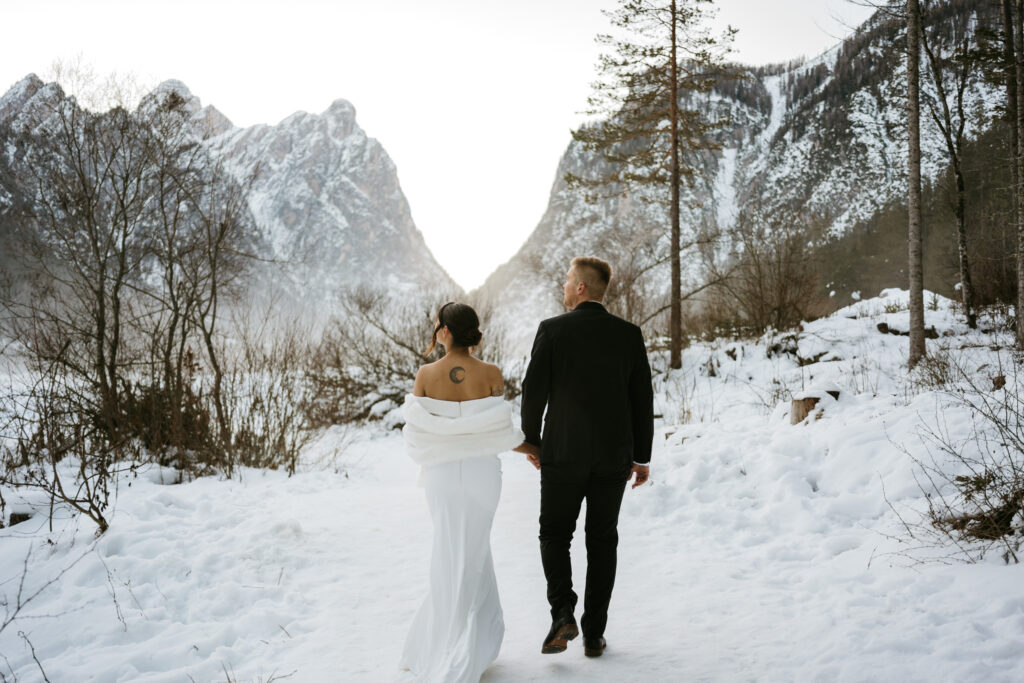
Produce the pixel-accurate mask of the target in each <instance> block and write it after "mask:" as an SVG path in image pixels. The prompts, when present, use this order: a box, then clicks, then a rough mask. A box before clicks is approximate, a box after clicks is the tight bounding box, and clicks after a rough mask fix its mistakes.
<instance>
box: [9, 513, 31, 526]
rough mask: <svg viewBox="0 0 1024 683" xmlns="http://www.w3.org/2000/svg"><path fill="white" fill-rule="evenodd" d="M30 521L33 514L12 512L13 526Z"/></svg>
mask: <svg viewBox="0 0 1024 683" xmlns="http://www.w3.org/2000/svg"><path fill="white" fill-rule="evenodd" d="M30 519H32V513H31V512H12V513H11V526H14V525H15V524H21V523H22V522H27V521H28V520H30Z"/></svg>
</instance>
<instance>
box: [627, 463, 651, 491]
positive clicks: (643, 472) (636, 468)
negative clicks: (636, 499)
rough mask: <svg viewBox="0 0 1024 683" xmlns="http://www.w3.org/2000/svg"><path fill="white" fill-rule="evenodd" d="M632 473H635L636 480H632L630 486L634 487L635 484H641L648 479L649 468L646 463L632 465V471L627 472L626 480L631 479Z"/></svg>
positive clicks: (649, 476) (649, 475) (649, 474)
mask: <svg viewBox="0 0 1024 683" xmlns="http://www.w3.org/2000/svg"><path fill="white" fill-rule="evenodd" d="M633 475H636V481H634V482H633V486H632V487H631V488H634V489H635V488H636V487H637V486H643V485H644V484H646V483H647V482H648V481H649V480H650V478H651V468H650V466H648V465H633V471H631V472H630V473H629V477H627V478H626V481H629V480H630V479H632V478H633Z"/></svg>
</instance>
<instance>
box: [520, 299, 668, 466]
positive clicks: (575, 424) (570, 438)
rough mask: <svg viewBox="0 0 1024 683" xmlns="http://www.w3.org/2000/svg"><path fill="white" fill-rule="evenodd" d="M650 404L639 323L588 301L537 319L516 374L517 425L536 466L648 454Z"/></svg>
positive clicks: (610, 462) (645, 458)
mask: <svg viewBox="0 0 1024 683" xmlns="http://www.w3.org/2000/svg"><path fill="white" fill-rule="evenodd" d="M653 404H654V399H653V392H652V390H651V367H650V364H649V363H648V361H647V349H646V347H645V346H644V339H643V334H642V332H641V331H640V328H639V327H637V326H636V325H634V324H632V323H629V322H626V321H625V320H623V319H622V318H618V317H616V316H614V315H612V314H611V313H609V312H608V311H606V310H605V308H604V306H602V305H601V304H600V303H598V302H596V301H584V302H582V303H580V304H579V305H578V306H576V308H575V309H574V310H572V311H570V312H569V313H566V314H564V315H560V316H557V317H554V318H548V319H547V320H545V321H543V322H541V324H540V327H539V328H538V329H537V337H536V339H534V342H533V353H532V355H531V357H530V365H529V366H528V367H527V369H526V377H525V378H524V379H523V403H522V427H523V434H524V435H525V436H526V441H528V442H529V443H532V444H534V445H539V446H540V449H541V452H540V461H541V465H542V466H555V467H558V468H563V467H564V468H569V469H579V470H581V471H593V472H595V473H609V474H610V473H614V472H622V471H624V470H626V471H628V470H629V469H630V468H631V467H632V464H633V463H634V462H637V463H644V464H646V463H648V462H650V460H651V441H652V439H653V437H654V409H653ZM545 407H547V414H546V415H545V412H544V409H545ZM542 419H543V425H544V429H543V436H542V435H541V422H542Z"/></svg>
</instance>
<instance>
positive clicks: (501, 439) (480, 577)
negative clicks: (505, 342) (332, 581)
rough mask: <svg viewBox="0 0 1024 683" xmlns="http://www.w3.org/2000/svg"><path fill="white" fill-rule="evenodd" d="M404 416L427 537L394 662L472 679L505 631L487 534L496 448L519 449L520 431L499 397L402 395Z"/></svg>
mask: <svg viewBox="0 0 1024 683" xmlns="http://www.w3.org/2000/svg"><path fill="white" fill-rule="evenodd" d="M403 413H404V414H405V418H406V426H405V427H404V428H403V433H404V435H405V441H406V448H407V451H408V453H409V455H410V456H411V457H412V458H413V460H415V461H416V462H417V463H419V464H420V465H421V466H422V468H423V469H422V470H421V474H420V482H421V483H422V484H423V486H424V488H425V489H426V494H427V505H428V507H429V508H430V518H431V521H432V522H433V527H434V540H433V546H432V550H431V557H430V587H429V590H428V593H427V597H426V599H425V600H424V601H423V605H422V606H421V607H420V609H419V611H418V612H417V613H416V617H415V618H414V619H413V622H412V627H411V628H410V629H409V634H408V636H407V638H406V641H405V648H404V650H403V653H402V659H401V665H400V666H401V668H402V669H404V670H406V671H407V672H408V675H409V677H411V678H412V679H413V680H416V681H430V682H431V683H435V682H436V683H477V682H478V681H479V680H480V676H481V675H482V674H483V672H484V670H485V669H486V668H487V667H488V666H490V664H491V662H493V661H494V660H495V659H496V658H497V656H498V651H499V649H500V648H501V641H502V638H503V636H504V634H505V623H504V621H503V619H502V612H501V602H500V600H499V598H498V584H497V580H496V578H495V575H494V564H493V561H492V559H491V539H490V536H491V523H492V521H493V520H494V512H495V509H496V508H497V506H498V498H499V496H500V494H501V462H500V461H499V460H498V456H497V454H498V453H500V452H502V451H505V450H509V449H511V448H514V447H515V446H518V445H519V444H520V443H521V442H522V432H521V431H519V429H518V428H517V427H515V426H514V425H513V424H512V417H511V406H510V404H508V403H506V402H505V401H504V399H502V398H501V397H487V398H481V399H476V400H473V401H441V400H437V399H432V398H426V397H417V396H412V395H409V396H407V397H406V402H405V405H404V406H403ZM404 680H408V679H404Z"/></svg>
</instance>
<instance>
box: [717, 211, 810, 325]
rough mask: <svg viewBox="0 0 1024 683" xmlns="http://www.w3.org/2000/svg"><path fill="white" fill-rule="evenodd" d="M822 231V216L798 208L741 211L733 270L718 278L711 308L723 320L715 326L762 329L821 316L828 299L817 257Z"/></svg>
mask: <svg viewBox="0 0 1024 683" xmlns="http://www.w3.org/2000/svg"><path fill="white" fill-rule="evenodd" d="M819 233H820V228H819V227H818V225H817V222H815V221H813V220H811V219H809V218H807V217H806V216H802V215H799V214H795V213H789V212H785V213H783V214H779V215H773V216H762V215H759V214H758V213H757V212H745V213H743V214H741V215H740V216H739V217H738V218H737V221H736V227H735V228H734V230H733V238H734V244H735V249H736V253H735V256H734V267H733V270H732V271H731V273H730V274H729V277H726V278H723V279H722V280H721V281H720V282H719V283H718V286H717V287H716V288H715V294H716V296H715V297H714V300H713V304H712V306H711V307H710V308H709V309H708V312H709V313H710V314H712V315H714V316H715V317H717V318H718V319H719V320H720V322H719V323H718V324H716V325H715V326H716V327H724V328H736V327H745V326H749V328H750V331H752V332H753V333H754V334H760V333H761V332H763V331H764V330H766V329H768V328H769V327H773V328H775V329H779V330H782V329H788V328H790V327H793V326H794V325H796V324H797V323H799V322H800V321H802V320H810V319H813V318H816V317H818V316H820V315H821V314H822V313H823V312H824V299H823V297H822V295H821V290H820V286H819V285H820V283H819V281H818V275H817V274H816V272H815V261H814V259H815V258H816V257H815V243H816V242H817V241H819V240H820V238H821V237H820V234H819Z"/></svg>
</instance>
